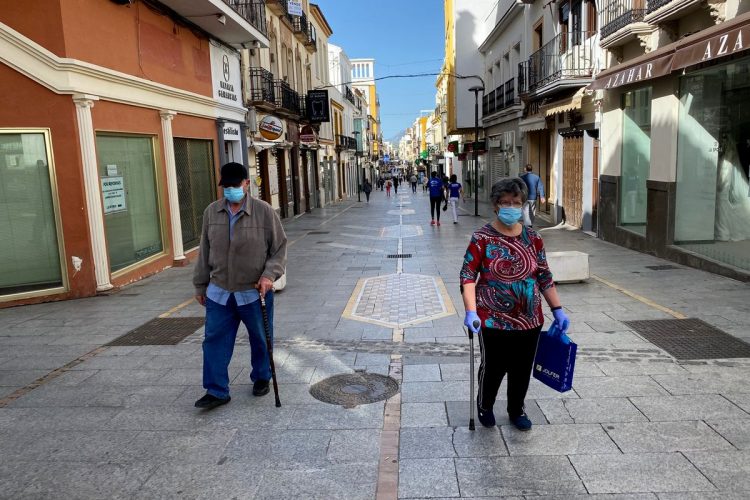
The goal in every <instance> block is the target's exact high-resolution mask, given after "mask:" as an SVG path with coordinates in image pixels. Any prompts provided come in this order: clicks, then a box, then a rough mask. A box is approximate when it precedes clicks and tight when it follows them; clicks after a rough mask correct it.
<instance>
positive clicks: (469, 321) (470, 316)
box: [464, 311, 482, 333]
mask: <svg viewBox="0 0 750 500" xmlns="http://www.w3.org/2000/svg"><path fill="white" fill-rule="evenodd" d="M474 322H476V323H477V324H478V325H479V326H481V325H482V321H481V320H480V319H479V316H477V312H476V311H466V317H465V318H464V326H465V327H466V328H468V329H469V331H470V332H472V333H479V328H478V327H475V326H474Z"/></svg>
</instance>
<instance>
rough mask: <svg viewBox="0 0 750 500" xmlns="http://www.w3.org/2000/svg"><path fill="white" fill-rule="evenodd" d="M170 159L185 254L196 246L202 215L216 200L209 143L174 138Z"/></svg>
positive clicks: (212, 160)
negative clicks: (173, 158) (172, 154)
mask: <svg viewBox="0 0 750 500" xmlns="http://www.w3.org/2000/svg"><path fill="white" fill-rule="evenodd" d="M174 157H175V166H176V168H177V191H178V193H179V195H178V196H179V200H180V224H181V225H182V244H183V246H184V248H185V249H186V250H189V249H191V248H194V247H197V246H198V244H199V243H200V239H201V227H202V225H203V211H204V210H205V209H206V207H207V206H208V205H209V204H211V202H213V201H215V200H216V180H215V175H214V154H213V143H212V142H211V141H205V140H200V139H183V138H179V137H175V138H174Z"/></svg>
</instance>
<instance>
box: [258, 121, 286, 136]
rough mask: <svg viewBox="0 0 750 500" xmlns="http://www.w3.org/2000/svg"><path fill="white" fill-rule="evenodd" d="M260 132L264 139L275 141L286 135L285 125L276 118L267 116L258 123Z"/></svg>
mask: <svg viewBox="0 0 750 500" xmlns="http://www.w3.org/2000/svg"><path fill="white" fill-rule="evenodd" d="M258 131H259V132H260V135H262V136H263V138H264V139H266V140H268V141H275V140H276V139H278V138H279V137H281V134H283V133H284V124H283V123H282V122H281V120H279V119H278V118H276V117H275V116H273V115H267V116H265V117H264V118H263V119H262V120H261V121H260V123H258Z"/></svg>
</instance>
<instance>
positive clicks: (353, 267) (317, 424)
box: [0, 189, 750, 500]
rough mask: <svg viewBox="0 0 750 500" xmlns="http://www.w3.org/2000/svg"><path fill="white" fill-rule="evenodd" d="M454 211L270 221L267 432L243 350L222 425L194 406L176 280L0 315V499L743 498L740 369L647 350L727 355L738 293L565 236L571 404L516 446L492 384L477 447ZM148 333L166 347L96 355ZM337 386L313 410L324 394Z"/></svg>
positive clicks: (386, 203)
mask: <svg viewBox="0 0 750 500" xmlns="http://www.w3.org/2000/svg"><path fill="white" fill-rule="evenodd" d="M472 201H473V200H471V199H470V200H468V201H467V202H466V204H463V203H462V204H461V210H460V214H459V217H458V223H457V224H453V223H452V220H451V219H452V218H451V216H450V211H448V212H442V213H441V222H442V224H441V225H440V226H431V225H430V214H429V198H428V194H427V193H424V192H422V190H418V192H417V193H415V194H412V193H411V191H410V190H408V189H403V190H401V189H399V192H398V194H395V193H392V194H391V197H390V198H387V197H386V194H385V192H384V191H379V190H374V191H373V192H372V194H371V196H370V202H369V203H366V202H365V201H364V198H363V201H362V202H357V201H356V199H349V200H347V201H344V202H341V203H337V204H332V205H329V206H327V207H325V208H323V209H316V210H314V211H313V212H312V213H309V214H305V215H302V216H300V217H297V218H294V219H292V220H288V221H285V224H284V229H285V231H286V234H287V237H288V242H289V243H288V264H287V270H286V273H287V274H286V276H287V282H286V287H285V289H284V290H283V291H279V292H277V293H276V294H275V299H274V300H275V306H274V307H275V312H274V338H275V343H274V359H275V366H276V372H277V377H278V382H279V395H280V400H281V407H279V408H277V407H275V406H274V399H273V395H272V394H271V395H266V396H264V397H253V396H252V395H251V387H252V383H251V382H250V379H249V345H248V338H247V333H246V331H245V330H244V327H240V332H239V334H238V337H237V342H236V345H235V352H234V357H233V359H232V362H231V364H230V369H229V371H230V378H231V385H230V391H231V396H232V400H231V402H229V403H228V404H225V405H223V406H220V407H218V408H215V409H213V410H210V411H204V410H199V409H197V408H195V407H194V406H193V403H194V401H195V400H196V399H197V398H199V397H200V396H201V395H202V394H203V393H204V389H203V388H202V386H201V380H202V361H203V358H202V354H201V343H202V339H203V327H202V318H203V316H204V309H203V308H202V307H201V306H200V305H199V304H198V303H197V302H195V301H194V300H193V293H194V292H193V286H192V283H191V278H192V271H193V269H192V268H193V266H192V264H191V265H188V266H186V267H175V268H172V269H169V270H166V271H164V272H161V273H159V274H157V275H154V276H152V277H148V278H145V279H143V280H141V281H138V282H136V283H134V284H132V285H129V286H125V287H122V288H121V289H117V290H114V291H112V292H110V293H107V294H100V295H97V296H96V297H92V298H85V299H79V300H67V301H61V302H49V303H45V304H36V305H28V306H21V307H14V308H6V309H2V310H0V457H2V460H0V498H8V499H16V498H30V499H31V498H33V499H39V498H50V499H51V498H55V499H58V498H76V499H79V498H85V499H88V498H92V499H93V498H129V499H130V498H143V499H153V498H196V499H197V498H216V499H221V498H238V499H253V498H258V499H263V498H320V499H346V500H349V499H372V498H404V499H407V498H408V499H417V498H457V497H461V498H464V497H465V498H513V499H522V498H528V499H530V498H549V499H567V498H576V499H578V498H599V499H605V498H606V499H627V500H641V499H644V500H645V499H668V500H678V499H679V500H681V499H704V498H705V499H719V498H721V499H745V498H748V497H749V496H750V474H748V471H750V384H748V383H747V380H748V377H750V359H748V358H747V357H743V358H731V357H730V358H716V357H715V356H714V354H712V353H713V352H714V351H711V349H709V348H710V347H716V348H718V347H721V346H720V345H714V346H710V345H708V344H706V343H705V342H702V341H701V339H702V338H703V337H701V335H708V333H700V332H698V333H696V334H695V336H694V337H693V344H694V345H696V346H704V347H702V348H701V349H704V351H702V352H697V353H695V355H694V356H692V359H688V358H690V356H688V355H679V359H678V357H676V356H675V355H673V353H670V351H669V350H667V349H666V348H665V347H669V349H678V348H679V347H680V346H673V345H668V344H662V346H660V345H657V344H655V343H652V342H650V341H649V340H647V338H646V337H647V334H649V330H648V328H646V327H647V326H648V325H651V324H652V323H648V322H650V321H653V320H673V321H675V322H678V323H669V325H674V324H676V325H681V324H683V323H679V322H680V321H691V320H693V319H700V320H702V322H703V323H690V324H691V325H693V326H695V325H698V326H700V327H702V328H704V329H705V330H706V332H708V331H709V330H710V328H711V327H713V328H715V329H718V330H720V331H721V332H725V333H727V334H729V335H730V336H731V337H730V339H729V340H732V339H740V340H744V341H749V340H750V313H749V312H748V308H747V301H748V300H747V299H748V298H749V297H750V293H749V292H748V287H747V284H744V283H740V282H738V281H734V280H731V279H728V278H724V277H721V276H718V275H715V274H709V273H706V272H703V271H699V270H695V269H691V268H686V267H682V266H679V265H671V266H670V265H666V266H665V261H663V260H661V259H658V258H656V257H652V256H649V255H646V254H641V253H637V252H634V251H631V250H628V249H626V248H623V247H620V246H615V245H612V244H610V243H606V242H603V241H601V240H597V239H595V238H593V237H591V236H589V235H587V234H585V233H582V232H581V231H579V230H574V229H572V228H569V227H566V226H558V227H545V228H543V229H542V230H541V231H540V234H541V235H542V237H543V238H544V241H545V244H546V248H547V252H548V253H549V252H555V251H569V250H576V251H580V252H585V253H587V254H588V255H589V263H590V272H591V277H590V278H589V279H588V280H587V281H586V282H583V283H570V284H559V285H558V290H559V293H560V296H561V301H562V305H563V306H564V309H565V311H566V313H567V314H568V317H569V318H570V321H571V326H570V338H571V339H572V340H573V341H574V342H576V343H577V344H578V357H577V361H576V367H575V375H574V381H573V389H572V390H570V391H568V392H565V393H558V392H555V391H553V390H552V389H550V388H548V387H546V386H544V385H542V384H541V383H539V382H538V381H537V380H536V379H532V380H531V385H530V388H529V391H528V395H527V397H526V409H525V410H526V412H527V414H528V415H529V417H530V419H531V421H532V422H533V424H534V425H533V429H532V430H531V431H530V432H525V433H524V432H520V431H518V430H516V429H515V428H514V427H513V426H512V425H510V422H509V421H508V417H507V415H506V413H505V404H506V402H505V401H504V398H505V393H506V383H505V382H503V385H502V387H501V388H500V391H499V393H498V401H497V403H496V404H495V415H496V417H497V425H496V426H494V427H492V428H486V427H483V426H481V425H479V423H477V428H476V430H475V431H470V430H469V429H468V421H469V405H470V402H469V378H470V377H469V341H468V338H467V336H466V332H465V329H464V327H463V317H464V307H463V302H462V300H461V295H460V291H459V271H460V269H461V265H462V262H463V258H464V254H465V252H466V247H467V244H468V242H469V239H470V237H471V234H472V232H473V231H474V230H475V229H477V228H478V227H480V226H481V225H483V224H485V223H486V222H487V221H488V220H489V219H488V218H487V217H488V213H487V211H486V210H485V213H484V214H483V215H484V217H480V218H477V217H474V216H473V215H472V213H473V203H472ZM542 222H543V221H542ZM657 269H660V270H657ZM553 272H554V269H553ZM544 311H545V316H546V320H547V323H546V324H547V325H549V323H550V321H551V319H552V316H551V314H550V312H549V310H548V308H547V307H546V305H545V306H544ZM155 319H159V320H162V322H163V325H177V327H175V328H177V334H180V335H179V336H181V339H180V340H178V341H177V342H176V343H173V344H172V345H169V344H168V342H166V341H164V342H163V343H162V344H161V345H149V344H148V341H144V343H143V344H142V345H108V344H110V343H114V344H118V343H119V342H113V341H115V340H116V339H120V338H121V337H123V335H125V334H127V333H128V332H131V331H133V330H135V329H137V328H139V327H142V326H143V325H146V324H149V322H151V321H153V320H155ZM636 321H639V322H644V321H645V322H647V323H634V322H636ZM165 328H166V326H165ZM671 328H674V327H671ZM674 331H675V332H677V333H679V330H674ZM652 338H654V339H656V338H658V335H657V336H654V337H652ZM717 338H718V337H717ZM729 340H726V342H729ZM660 342H661V341H660ZM155 343H156V342H153V344H155ZM474 344H475V345H474V347H475V352H476V355H477V356H478V355H479V348H478V345H477V342H476V339H475V342H474ZM673 352H678V351H676V350H673ZM701 356H704V357H703V358H701ZM706 358H711V359H706ZM342 375H349V376H350V377H349V378H348V379H347V380H349V382H348V383H347V384H344V385H343V386H342V389H341V390H340V391H339V393H338V394H334V393H333V390H332V389H331V386H326V381H328V380H333V379H332V377H333V378H334V379H335V378H336V377H338V376H342ZM352 380H354V381H355V382H352ZM357 380H361V383H359V384H358V383H356V381H357ZM342 395H343V396H342ZM316 396H317V397H318V398H322V399H326V398H329V397H332V396H337V397H342V398H343V399H341V401H342V402H340V403H338V404H332V403H330V402H325V401H322V400H321V399H316ZM371 397H372V399H378V397H385V398H386V399H380V400H375V401H373V402H369V401H368V398H371Z"/></svg>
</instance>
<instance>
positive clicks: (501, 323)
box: [461, 224, 555, 330]
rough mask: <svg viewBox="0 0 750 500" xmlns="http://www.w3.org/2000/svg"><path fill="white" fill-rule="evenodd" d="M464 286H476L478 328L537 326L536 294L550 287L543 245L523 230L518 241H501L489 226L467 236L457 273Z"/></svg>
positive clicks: (541, 320)
mask: <svg viewBox="0 0 750 500" xmlns="http://www.w3.org/2000/svg"><path fill="white" fill-rule="evenodd" d="M477 277H478V278H479V281H477ZM466 283H476V285H477V288H476V292H477V293H476V296H477V315H478V316H479V319H480V320H481V321H482V326H483V327H486V328H497V329H500V330H531V329H533V328H536V327H538V326H540V325H542V324H543V323H544V315H543V314H542V298H541V294H540V292H543V291H545V290H547V289H548V288H551V287H553V286H555V283H554V281H553V280H552V272H550V270H549V266H548V265H547V256H546V254H545V252H544V242H543V241H542V238H541V236H539V234H537V232H536V231H534V230H533V229H529V228H527V227H524V228H523V230H522V232H521V234H520V235H518V236H505V235H503V234H501V233H499V232H498V231H497V230H496V229H495V228H493V227H492V225H491V224H487V225H486V226H484V227H482V228H481V229H479V230H477V231H476V232H474V234H473V235H472V236H471V242H470V243H469V248H468V249H467V250H466V256H465V257H464V265H463V267H462V268H461V284H462V285H464V284H466Z"/></svg>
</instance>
